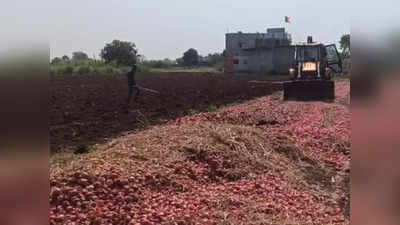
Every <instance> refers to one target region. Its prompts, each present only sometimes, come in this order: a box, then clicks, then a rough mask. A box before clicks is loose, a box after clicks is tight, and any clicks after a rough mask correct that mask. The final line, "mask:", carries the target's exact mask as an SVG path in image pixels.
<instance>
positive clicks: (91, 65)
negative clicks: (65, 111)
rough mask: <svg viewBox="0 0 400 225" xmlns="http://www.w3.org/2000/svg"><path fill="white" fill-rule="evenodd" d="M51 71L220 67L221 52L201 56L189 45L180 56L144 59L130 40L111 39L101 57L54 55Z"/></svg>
mask: <svg viewBox="0 0 400 225" xmlns="http://www.w3.org/2000/svg"><path fill="white" fill-rule="evenodd" d="M50 64H51V67H50V72H51V73H52V74H67V73H124V72H126V71H127V70H128V69H129V67H131V66H132V65H133V64H137V65H138V68H139V71H148V70H150V69H153V68H156V69H168V68H174V67H185V68H193V67H215V68H217V67H218V68H222V66H223V56H222V54H221V53H213V54H208V55H207V56H201V55H199V54H198V52H197V50H196V49H193V48H191V49H189V50H187V51H185V52H184V53H183V54H182V57H181V58H178V59H175V60H172V59H163V60H146V59H145V57H144V56H142V55H140V54H138V49H137V48H136V45H135V43H133V42H129V41H120V40H113V41H112V42H110V43H106V45H105V46H104V48H103V49H101V52H100V60H96V59H93V58H90V57H89V56H88V55H87V54H86V53H85V52H83V51H76V52H73V53H72V57H71V58H70V57H68V56H67V55H64V56H62V57H55V58H53V59H52V60H51V62H50Z"/></svg>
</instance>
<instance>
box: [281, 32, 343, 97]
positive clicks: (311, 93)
mask: <svg viewBox="0 0 400 225" xmlns="http://www.w3.org/2000/svg"><path fill="white" fill-rule="evenodd" d="M294 48H295V54H294V58H295V59H294V63H293V65H292V67H291V68H290V70H289V73H290V75H291V76H292V80H291V81H289V82H285V83H284V100H300V101H307V100H325V101H332V100H334V98H335V83H334V81H332V80H331V76H332V73H333V72H335V73H341V72H342V60H341V58H340V55H339V53H338V51H337V48H336V45H335V44H331V45H323V44H321V43H315V42H313V40H312V37H308V38H307V43H304V44H297V45H295V46H294Z"/></svg>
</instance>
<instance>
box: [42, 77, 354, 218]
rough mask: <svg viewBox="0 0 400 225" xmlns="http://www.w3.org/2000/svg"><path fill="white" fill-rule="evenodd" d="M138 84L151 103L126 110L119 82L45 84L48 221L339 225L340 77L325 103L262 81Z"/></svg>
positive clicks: (345, 161)
mask: <svg viewBox="0 0 400 225" xmlns="http://www.w3.org/2000/svg"><path fill="white" fill-rule="evenodd" d="M254 80H257V81H262V82H249V81H254ZM273 80H275V81H273ZM138 83H139V84H140V85H141V86H144V87H146V88H151V89H154V90H157V91H159V92H160V95H155V94H152V93H143V95H142V96H141V97H140V100H139V102H138V103H135V104H132V106H131V107H130V108H126V106H125V105H124V100H125V98H126V93H127V90H126V89H127V87H126V84H125V80H124V77H122V76H93V77H91V76H58V77H57V76H56V77H53V78H52V80H51V103H52V108H51V110H52V111H51V121H50V123H51V131H50V137H51V138H50V142H51V150H52V152H53V153H54V154H53V155H52V158H51V161H50V188H51V192H50V196H49V201H50V224H171V225H172V224H182V225H183V224H217V225H219V224H221V225H222V224H229V225H236V224H237V225H239V224H255V225H256V224H257V225H261V224H284V225H305V224H349V182H350V178H349V177H350V120H351V119H350V109H349V107H350V82H349V81H346V80H340V81H337V82H336V85H335V87H336V99H335V101H334V102H332V103H327V102H292V101H289V102H284V101H283V100H282V91H281V89H282V85H281V83H280V82H277V81H276V77H274V79H271V77H265V76H261V75H260V76H255V75H248V76H246V75H227V74H222V73H218V74H213V73H197V74H196V73H193V74H187V73H184V74H183V73H160V74H159V73H149V74H140V75H139V76H138ZM72 152H75V153H79V154H72ZM82 153H84V154H82Z"/></svg>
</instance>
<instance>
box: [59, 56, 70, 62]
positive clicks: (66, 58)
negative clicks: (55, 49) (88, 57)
mask: <svg viewBox="0 0 400 225" xmlns="http://www.w3.org/2000/svg"><path fill="white" fill-rule="evenodd" d="M61 59H62V60H63V61H69V57H68V56H67V55H64V56H63V57H62V58H61Z"/></svg>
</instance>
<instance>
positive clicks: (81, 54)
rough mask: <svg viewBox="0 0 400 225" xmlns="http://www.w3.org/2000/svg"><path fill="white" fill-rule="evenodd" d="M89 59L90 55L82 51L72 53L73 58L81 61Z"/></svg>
mask: <svg viewBox="0 0 400 225" xmlns="http://www.w3.org/2000/svg"><path fill="white" fill-rule="evenodd" d="M87 59H89V56H88V55H87V54H86V53H84V52H82V51H78V52H73V53H72V60H75V61H80V60H87Z"/></svg>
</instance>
